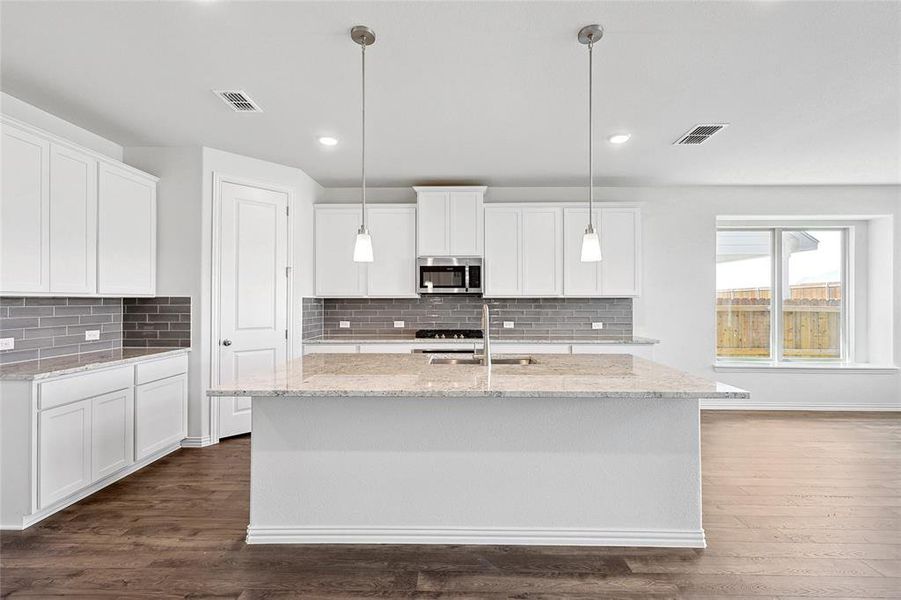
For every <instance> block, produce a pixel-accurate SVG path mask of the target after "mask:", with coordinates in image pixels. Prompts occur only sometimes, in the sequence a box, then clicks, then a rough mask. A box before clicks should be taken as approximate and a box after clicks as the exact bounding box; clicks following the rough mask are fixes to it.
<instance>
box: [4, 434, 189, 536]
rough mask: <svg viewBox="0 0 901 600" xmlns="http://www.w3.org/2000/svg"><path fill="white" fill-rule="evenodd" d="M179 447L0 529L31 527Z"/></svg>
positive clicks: (117, 473)
mask: <svg viewBox="0 0 901 600" xmlns="http://www.w3.org/2000/svg"><path fill="white" fill-rule="evenodd" d="M180 448H181V446H180V445H179V444H173V445H172V446H168V447H166V448H163V449H162V450H160V451H158V452H155V453H153V454H151V455H150V456H148V457H146V458H144V459H142V460H140V461H138V462H136V463H134V464H132V465H129V466H127V467H125V468H124V469H122V470H121V471H118V472H116V473H114V474H112V475H110V476H108V477H105V478H103V479H101V480H100V481H96V482H94V483H92V484H91V485H89V486H88V487H86V488H84V489H83V490H80V491H78V492H76V493H75V494H72V495H71V496H68V497H67V498H64V499H63V500H60V501H59V502H56V503H55V504H51V505H50V506H48V507H47V508H42V509H41V510H39V511H37V512H35V513H32V514H30V515H25V516H24V517H22V522H21V523H15V524H3V525H0V529H9V530H12V531H21V530H22V529H27V528H28V527H31V526H32V525H34V524H35V523H37V522H38V521H43V520H44V519H46V518H47V517H49V516H50V515H52V514H54V513H56V512H59V511H61V510H62V509H64V508H66V507H67V506H71V505H72V504H75V503H76V502H78V501H79V500H83V499H85V498H87V497H88V496H90V495H91V494H93V493H95V492H98V491H100V490H102V489H103V488H105V487H106V486H108V485H110V484H113V483H116V482H117V481H119V480H120V479H122V478H123V477H127V476H128V475H131V474H132V473H134V472H135V471H139V470H140V469H143V468H144V467H146V466H147V465H149V464H150V463H152V462H154V461H156V460H159V459H161V458H162V457H164V456H166V455H167V454H171V453H172V452H175V451H176V450H178V449H180Z"/></svg>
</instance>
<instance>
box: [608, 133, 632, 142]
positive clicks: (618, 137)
mask: <svg viewBox="0 0 901 600" xmlns="http://www.w3.org/2000/svg"><path fill="white" fill-rule="evenodd" d="M630 137H632V134H631V133H614V134H613V135H611V136H610V137H608V138H607V140H609V142H610V143H611V144H625V143H626V142H628V141H629V138H630Z"/></svg>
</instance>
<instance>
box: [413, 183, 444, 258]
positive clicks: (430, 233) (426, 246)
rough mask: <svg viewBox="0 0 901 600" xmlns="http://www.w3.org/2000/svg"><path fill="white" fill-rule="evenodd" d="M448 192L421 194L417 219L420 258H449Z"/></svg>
mask: <svg viewBox="0 0 901 600" xmlns="http://www.w3.org/2000/svg"><path fill="white" fill-rule="evenodd" d="M449 197H450V194H449V193H448V192H419V193H418V194H417V196H416V209H417V210H416V219H417V224H418V225H417V234H418V244H419V246H418V248H419V250H418V255H419V256H448V255H449V254H450V240H449V239H448V234H449V227H448V220H447V219H448V201H449Z"/></svg>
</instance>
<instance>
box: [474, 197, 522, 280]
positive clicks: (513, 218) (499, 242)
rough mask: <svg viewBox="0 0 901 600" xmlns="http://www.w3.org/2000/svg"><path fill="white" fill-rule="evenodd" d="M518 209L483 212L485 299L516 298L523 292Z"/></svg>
mask: <svg viewBox="0 0 901 600" xmlns="http://www.w3.org/2000/svg"><path fill="white" fill-rule="evenodd" d="M521 216H522V215H521V213H520V210H519V209H518V208H513V207H506V206H489V207H488V208H487V209H485V262H484V272H485V281H484V282H483V285H484V295H485V296H489V297H490V296H518V295H520V294H521V293H522V277H521V276H520V275H521V273H522V269H521V259H522V253H521V249H522V239H521V234H522V226H521Z"/></svg>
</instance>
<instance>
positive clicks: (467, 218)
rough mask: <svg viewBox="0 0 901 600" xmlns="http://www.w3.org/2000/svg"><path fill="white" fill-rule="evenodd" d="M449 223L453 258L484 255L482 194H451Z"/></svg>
mask: <svg viewBox="0 0 901 600" xmlns="http://www.w3.org/2000/svg"><path fill="white" fill-rule="evenodd" d="M448 201H449V210H448V221H449V230H450V255H451V256H481V255H482V231H483V229H482V219H483V216H482V194H481V192H462V191H461V192H450V198H449V200H448Z"/></svg>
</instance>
